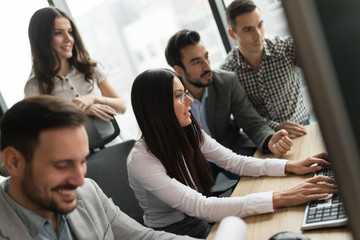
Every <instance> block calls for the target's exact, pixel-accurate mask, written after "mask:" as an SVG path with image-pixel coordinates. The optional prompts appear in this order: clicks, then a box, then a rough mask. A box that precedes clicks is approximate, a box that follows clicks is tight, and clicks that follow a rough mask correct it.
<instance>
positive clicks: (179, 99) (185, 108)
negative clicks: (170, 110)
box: [173, 77, 194, 127]
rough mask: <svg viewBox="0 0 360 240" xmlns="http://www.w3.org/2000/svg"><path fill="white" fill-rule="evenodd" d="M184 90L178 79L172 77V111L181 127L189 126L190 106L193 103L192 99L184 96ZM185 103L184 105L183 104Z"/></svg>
mask: <svg viewBox="0 0 360 240" xmlns="http://www.w3.org/2000/svg"><path fill="white" fill-rule="evenodd" d="M184 91H185V88H184V86H183V85H182V83H181V81H180V79H179V78H177V77H174V82H173V93H174V94H173V95H174V111H175V115H176V117H177V119H178V120H179V123H180V126H181V127H186V126H188V125H189V124H191V118H190V116H191V113H190V109H191V107H190V105H191V104H192V103H193V102H194V100H193V99H192V98H190V97H189V96H187V95H186V94H185V92H184ZM183 102H185V103H183Z"/></svg>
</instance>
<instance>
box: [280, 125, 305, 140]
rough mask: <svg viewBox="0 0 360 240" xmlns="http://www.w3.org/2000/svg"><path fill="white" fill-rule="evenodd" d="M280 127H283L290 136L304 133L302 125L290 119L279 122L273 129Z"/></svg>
mask: <svg viewBox="0 0 360 240" xmlns="http://www.w3.org/2000/svg"><path fill="white" fill-rule="evenodd" d="M281 129H285V130H286V131H287V132H288V133H289V137H290V138H297V137H301V136H303V135H305V134H306V129H305V127H304V126H301V125H300V124H297V123H295V122H291V121H286V122H283V123H280V124H279V125H277V126H276V127H275V131H279V130H281Z"/></svg>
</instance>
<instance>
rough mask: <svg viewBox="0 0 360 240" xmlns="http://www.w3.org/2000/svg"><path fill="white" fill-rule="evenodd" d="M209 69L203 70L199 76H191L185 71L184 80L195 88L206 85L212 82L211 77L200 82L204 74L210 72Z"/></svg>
mask: <svg viewBox="0 0 360 240" xmlns="http://www.w3.org/2000/svg"><path fill="white" fill-rule="evenodd" d="M210 72H211V71H205V72H203V73H202V74H201V76H200V78H192V77H191V76H190V75H189V74H188V73H186V72H185V77H186V80H187V81H188V82H189V83H190V84H191V85H193V86H195V87H197V88H203V87H207V86H209V85H210V84H211V83H212V79H210V80H209V82H208V83H202V82H201V78H202V77H203V76H205V75H206V74H208V73H210Z"/></svg>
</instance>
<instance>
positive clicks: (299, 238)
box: [269, 232, 310, 240]
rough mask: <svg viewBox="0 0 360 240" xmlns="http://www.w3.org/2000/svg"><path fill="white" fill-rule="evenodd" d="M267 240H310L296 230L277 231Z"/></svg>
mask: <svg viewBox="0 0 360 240" xmlns="http://www.w3.org/2000/svg"><path fill="white" fill-rule="evenodd" d="M269 240H310V238H308V237H307V236H305V235H303V234H301V233H297V232H279V233H276V234H275V235H274V236H272V237H271V238H270V239H269Z"/></svg>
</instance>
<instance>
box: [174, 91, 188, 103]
mask: <svg viewBox="0 0 360 240" xmlns="http://www.w3.org/2000/svg"><path fill="white" fill-rule="evenodd" d="M188 92H189V90H187V89H185V90H184V91H183V90H176V91H175V92H174V97H175V98H176V99H180V102H181V103H182V104H185V103H186V102H187V101H188Z"/></svg>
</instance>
